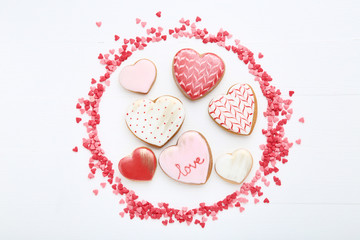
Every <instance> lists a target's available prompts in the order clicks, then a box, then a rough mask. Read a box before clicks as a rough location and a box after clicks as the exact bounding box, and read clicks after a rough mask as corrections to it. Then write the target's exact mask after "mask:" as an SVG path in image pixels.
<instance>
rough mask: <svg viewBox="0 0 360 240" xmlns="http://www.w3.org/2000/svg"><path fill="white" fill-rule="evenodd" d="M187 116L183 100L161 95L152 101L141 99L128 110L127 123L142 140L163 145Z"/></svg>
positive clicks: (154, 144)
mask: <svg viewBox="0 0 360 240" xmlns="http://www.w3.org/2000/svg"><path fill="white" fill-rule="evenodd" d="M184 118H185V111H184V107H183V104H182V102H181V101H180V100H179V99H177V98H174V97H172V96H161V97H159V98H157V99H156V100H154V101H152V100H149V99H140V100H137V101H135V102H133V103H132V105H131V106H130V107H129V108H128V110H127V112H126V118H125V120H126V124H127V126H128V128H129V129H130V131H131V132H132V133H133V134H134V135H135V136H136V137H138V138H139V139H141V140H142V141H144V142H146V143H149V144H151V145H153V146H156V147H162V146H163V145H165V143H167V142H168V141H169V140H170V139H171V138H172V137H173V136H174V135H175V134H176V133H177V131H178V130H179V129H180V127H181V125H182V123H183V121H184Z"/></svg>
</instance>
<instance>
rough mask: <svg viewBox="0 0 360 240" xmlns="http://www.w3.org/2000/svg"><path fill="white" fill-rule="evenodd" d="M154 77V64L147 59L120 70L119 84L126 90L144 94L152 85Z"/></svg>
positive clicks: (155, 72) (155, 73)
mask: <svg viewBox="0 0 360 240" xmlns="http://www.w3.org/2000/svg"><path fill="white" fill-rule="evenodd" d="M156 75H157V70H156V66H155V64H154V63H153V62H152V61H150V60H148V59H140V60H138V61H137V62H135V63H134V64H133V65H129V66H126V67H124V68H123V69H122V70H121V72H120V74H119V82H120V84H121V86H123V88H125V89H126V90H129V91H131V92H136V93H143V94H146V93H148V92H149V91H150V89H151V87H152V86H153V85H154V82H155V80H156Z"/></svg>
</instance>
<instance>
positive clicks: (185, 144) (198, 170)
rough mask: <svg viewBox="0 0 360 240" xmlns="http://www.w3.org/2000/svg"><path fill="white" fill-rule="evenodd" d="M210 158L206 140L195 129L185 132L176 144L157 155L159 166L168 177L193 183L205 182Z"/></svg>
mask: <svg viewBox="0 0 360 240" xmlns="http://www.w3.org/2000/svg"><path fill="white" fill-rule="evenodd" d="M210 160H211V152H210V149H209V148H208V145H207V143H206V140H205V138H204V137H203V136H201V135H200V134H199V133H198V132H196V131H188V132H185V133H184V134H183V135H181V136H180V138H179V140H178V143H177V145H176V146H171V147H168V148H166V149H165V150H164V151H163V152H162V153H161V154H160V156H159V164H160V167H161V169H162V170H163V171H164V172H165V173H166V174H167V175H168V176H169V177H171V178H173V179H175V180H177V181H180V182H184V183H194V184H203V183H205V182H206V180H207V176H208V171H209V167H210Z"/></svg>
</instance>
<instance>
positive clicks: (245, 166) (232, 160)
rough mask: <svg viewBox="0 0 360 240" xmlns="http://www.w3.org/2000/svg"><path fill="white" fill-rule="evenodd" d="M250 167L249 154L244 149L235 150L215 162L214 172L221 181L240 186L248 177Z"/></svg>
mask: <svg viewBox="0 0 360 240" xmlns="http://www.w3.org/2000/svg"><path fill="white" fill-rule="evenodd" d="M252 165H253V158H252V156H251V153H250V152H249V151H248V150H246V149H237V150H235V151H234V152H233V153H231V154H224V155H222V156H220V157H219V158H218V159H217V160H216V163H215V171H216V173H217V174H218V175H219V176H220V177H221V178H222V179H224V180H226V181H229V182H231V183H236V184H240V183H242V182H243V181H244V180H245V178H246V177H247V176H248V175H249V173H250V170H251V168H252Z"/></svg>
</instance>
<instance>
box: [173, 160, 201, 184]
mask: <svg viewBox="0 0 360 240" xmlns="http://www.w3.org/2000/svg"><path fill="white" fill-rule="evenodd" d="M204 162H205V159H203V160H200V158H196V160H194V165H191V164H189V165H188V166H185V167H184V171H185V173H184V172H183V171H182V170H181V167H180V165H179V164H175V166H176V168H177V169H179V176H178V178H177V179H180V177H181V175H182V176H184V177H186V176H187V175H189V174H190V173H191V168H193V169H196V167H197V164H199V165H201V164H203V163H204Z"/></svg>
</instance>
